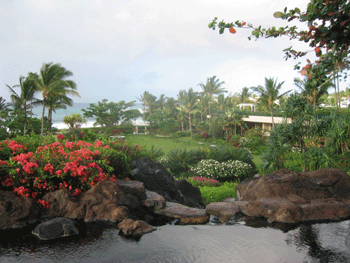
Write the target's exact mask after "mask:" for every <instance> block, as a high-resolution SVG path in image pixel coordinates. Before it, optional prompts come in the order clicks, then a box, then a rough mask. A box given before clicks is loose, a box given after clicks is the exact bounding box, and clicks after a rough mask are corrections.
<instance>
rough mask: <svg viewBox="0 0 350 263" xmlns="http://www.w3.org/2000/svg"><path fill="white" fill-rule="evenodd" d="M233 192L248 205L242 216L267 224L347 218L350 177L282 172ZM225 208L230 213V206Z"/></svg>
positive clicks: (328, 171)
mask: <svg viewBox="0 0 350 263" xmlns="http://www.w3.org/2000/svg"><path fill="white" fill-rule="evenodd" d="M236 192H237V197H238V198H239V200H240V201H246V202H247V204H246V205H245V206H242V207H241V210H242V212H243V214H245V215H247V216H249V217H255V218H257V217H263V218H266V219H267V220H268V221H269V222H282V223H299V222H307V221H320V220H321V221H325V220H343V219H347V218H350V200H349V199H350V177H349V175H347V173H346V172H345V171H343V170H341V169H335V168H334V169H321V170H317V171H313V172H304V173H297V172H292V171H288V170H286V169H282V170H278V171H275V172H273V173H271V174H268V175H264V176H262V177H260V178H252V179H249V180H246V181H244V182H242V183H241V184H239V185H238V186H237V187H236ZM233 203H235V202H233ZM226 207H227V209H228V210H229V209H230V208H231V207H232V204H230V205H228V204H227V205H226ZM208 211H210V210H208Z"/></svg>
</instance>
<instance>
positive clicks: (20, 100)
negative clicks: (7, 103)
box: [6, 76, 36, 135]
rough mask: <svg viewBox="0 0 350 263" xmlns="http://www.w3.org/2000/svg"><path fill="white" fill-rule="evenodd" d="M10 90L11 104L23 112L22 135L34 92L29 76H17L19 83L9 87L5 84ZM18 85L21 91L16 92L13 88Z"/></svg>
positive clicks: (25, 129) (25, 127)
mask: <svg viewBox="0 0 350 263" xmlns="http://www.w3.org/2000/svg"><path fill="white" fill-rule="evenodd" d="M6 86H7V87H8V88H9V89H10V92H11V100H12V105H13V107H14V109H15V110H16V111H21V112H23V114H24V121H23V135H25V134H26V131H27V114H28V109H29V108H32V100H33V99H34V93H35V91H36V90H35V85H34V83H33V82H32V81H31V80H30V78H25V77H23V76H20V77H19V85H14V86H12V87H10V86H9V85H6ZM16 87H20V88H21V93H20V94H18V93H17V92H16V91H15V90H14V88H16Z"/></svg>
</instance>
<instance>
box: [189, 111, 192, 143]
mask: <svg viewBox="0 0 350 263" xmlns="http://www.w3.org/2000/svg"><path fill="white" fill-rule="evenodd" d="M188 126H189V130H190V132H191V139H192V120H191V113H188Z"/></svg>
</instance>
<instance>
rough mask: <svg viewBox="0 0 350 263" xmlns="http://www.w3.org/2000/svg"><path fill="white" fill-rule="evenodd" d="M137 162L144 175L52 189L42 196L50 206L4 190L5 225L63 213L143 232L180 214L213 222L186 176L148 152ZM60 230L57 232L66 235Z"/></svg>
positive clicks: (0, 223) (187, 220)
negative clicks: (75, 192) (79, 188)
mask: <svg viewBox="0 0 350 263" xmlns="http://www.w3.org/2000/svg"><path fill="white" fill-rule="evenodd" d="M133 167H134V169H133V171H132V174H133V175H132V177H133V178H135V179H138V180H139V181H136V180H128V181H122V180H117V182H112V181H103V182H98V183H97V184H96V185H95V186H94V187H92V188H91V189H89V190H88V191H86V192H85V193H84V194H81V195H80V196H79V197H73V196H72V195H71V193H70V192H69V191H68V190H67V189H60V190H57V191H54V192H50V193H47V194H46V195H44V196H43V198H42V200H44V201H47V202H48V203H49V208H48V209H45V210H42V209H41V208H40V207H39V205H38V204H37V203H36V202H35V201H34V200H33V199H30V198H22V197H19V196H17V195H16V194H14V193H13V192H11V191H0V229H11V228H20V227H24V226H26V225H28V224H32V223H36V222H40V221H46V220H50V219H53V218H57V217H59V218H65V219H67V220H68V219H72V220H83V221H85V222H91V221H105V222H109V223H115V224H118V225H119V226H120V228H121V232H122V233H123V234H124V235H127V236H133V237H139V236H140V235H142V234H143V233H148V232H149V231H153V230H154V229H153V228H150V225H149V224H148V223H154V224H159V222H164V220H165V221H170V220H172V219H173V218H179V219H180V223H181V224H202V223H206V222H208V219H209V216H208V215H207V214H206V213H205V209H203V208H204V206H205V204H204V202H203V199H202V197H201V194H200V191H199V188H198V187H195V186H192V185H191V184H190V183H188V182H187V181H186V180H179V181H176V180H175V179H174V177H173V176H172V175H171V174H170V173H169V172H168V171H167V170H166V169H165V168H164V167H163V166H161V165H160V164H158V163H155V162H153V161H151V160H149V159H147V158H143V159H141V160H139V161H134V162H133ZM174 202H175V203H174ZM186 205H188V206H190V207H188V206H186ZM194 207H197V208H194ZM198 207H200V208H201V209H199V208H198ZM51 223H52V222H51ZM43 224H44V225H41V226H40V228H38V229H36V230H35V232H33V233H34V234H36V235H38V236H39V237H40V238H44V239H46V236H45V235H46V234H40V233H41V232H40V231H41V230H40V229H47V226H46V224H47V223H46V222H45V223H43ZM53 224H54V226H55V229H58V230H57V233H58V232H59V231H61V230H62V229H63V230H62V231H64V225H62V224H61V223H60V222H56V221H54V222H53ZM60 224H61V226H60ZM59 229H61V230H59ZM45 231H46V230H45ZM46 232H47V231H46ZM73 232H74V231H73ZM60 233H61V232H59V233H58V234H57V235H56V234H54V235H53V236H54V237H53V238H55V236H60V235H61V236H65V235H66V232H62V233H63V234H62V233H61V234H60Z"/></svg>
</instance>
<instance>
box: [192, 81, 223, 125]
mask: <svg viewBox="0 0 350 263" xmlns="http://www.w3.org/2000/svg"><path fill="white" fill-rule="evenodd" d="M223 84H225V82H224V81H222V82H220V80H219V79H217V78H216V76H213V77H211V78H207V82H206V83H205V84H204V83H203V82H201V83H199V84H198V85H199V86H200V87H201V88H202V89H203V94H205V95H206V96H207V97H208V104H209V129H210V118H211V101H212V99H213V96H214V95H219V94H221V93H224V92H227V91H226V90H225V88H222V87H221V86H222V85H223Z"/></svg>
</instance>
